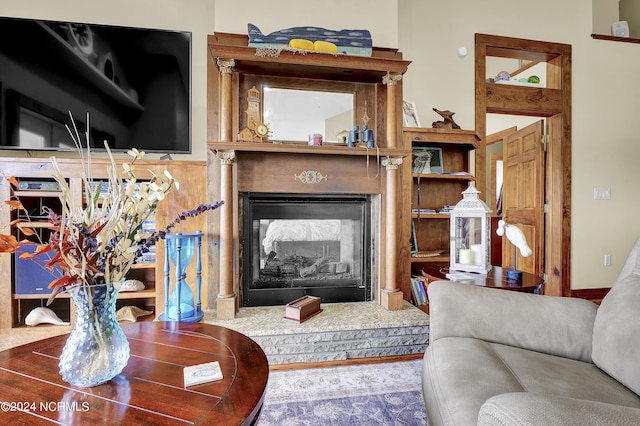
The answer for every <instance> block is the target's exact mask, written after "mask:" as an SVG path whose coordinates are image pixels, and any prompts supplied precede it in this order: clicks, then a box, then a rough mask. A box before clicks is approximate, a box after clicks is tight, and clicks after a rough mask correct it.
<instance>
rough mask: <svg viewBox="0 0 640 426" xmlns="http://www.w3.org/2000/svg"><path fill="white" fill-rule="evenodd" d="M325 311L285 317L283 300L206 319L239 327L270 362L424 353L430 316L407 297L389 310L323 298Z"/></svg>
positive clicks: (218, 323)
mask: <svg viewBox="0 0 640 426" xmlns="http://www.w3.org/2000/svg"><path fill="white" fill-rule="evenodd" d="M321 308H322V309H323V312H322V313H320V314H319V315H316V316H315V317H313V318H311V319H309V320H307V321H305V322H303V323H296V322H292V321H289V320H285V319H284V318H283V316H284V306H266V307H251V308H241V309H240V310H239V312H238V314H237V315H236V318H235V319H232V320H219V319H217V315H216V312H215V310H211V311H207V312H206V313H205V318H204V320H203V321H204V322H206V323H209V324H215V325H220V326H223V327H227V328H230V329H232V330H236V331H238V332H240V333H243V334H245V335H247V336H249V337H251V338H252V339H253V340H255V341H256V342H257V343H258V344H259V345H260V347H262V349H263V350H264V351H265V353H266V354H267V358H268V359H269V364H271V365H278V364H291V363H301V362H302V363H304V362H323V361H339V360H347V359H356V358H372V357H383V356H395V355H407V354H419V353H423V352H424V350H425V349H426V346H427V342H428V340H429V316H428V315H427V314H425V313H424V312H422V311H421V310H419V309H418V308H416V307H415V306H413V305H411V304H410V303H408V302H404V303H403V305H402V309H400V310H395V311H389V310H387V309H385V308H383V307H382V306H380V305H378V304H376V303H373V302H352V303H327V304H322V305H321Z"/></svg>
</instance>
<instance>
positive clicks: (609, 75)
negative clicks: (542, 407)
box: [398, 0, 640, 289]
mask: <svg viewBox="0 0 640 426" xmlns="http://www.w3.org/2000/svg"><path fill="white" fill-rule="evenodd" d="M399 5H400V9H399V19H400V21H399V22H400V23H399V28H400V34H399V37H398V39H399V47H400V49H401V50H402V51H403V52H404V54H405V57H406V58H407V59H410V60H412V61H413V63H412V64H411V66H410V67H409V72H408V73H407V75H406V77H405V80H404V89H405V97H407V98H411V99H412V100H414V101H415V102H416V104H417V108H418V111H419V114H420V118H421V122H422V123H430V122H431V121H433V119H435V118H437V117H436V116H435V115H434V114H435V113H434V112H433V111H431V108H432V107H437V108H440V109H449V110H452V111H455V112H456V116H455V118H456V119H457V122H458V123H459V124H460V125H461V126H462V127H463V128H468V129H472V128H473V127H474V87H473V86H474V83H473V76H474V68H473V60H474V59H473V40H474V34H475V33H487V34H495V35H502V36H510V37H519V38H529V39H537V40H543V41H550V42H560V43H568V44H571V45H572V49H573V65H572V66H573V82H572V89H573V99H572V103H573V118H572V119H573V145H572V146H573V181H572V206H573V209H572V241H571V247H572V256H571V265H572V273H571V276H572V288H573V289H582V288H598V287H608V286H610V285H611V284H612V283H613V281H614V280H615V278H616V277H617V274H618V272H619V270H620V267H621V266H622V262H623V261H624V259H625V258H626V255H627V253H628V250H629V249H630V247H631V245H632V243H633V241H634V240H635V239H636V237H637V236H638V234H639V231H640V221H638V220H637V218H636V216H637V215H636V212H637V211H638V209H639V208H640V197H639V195H640V194H639V192H638V190H637V189H636V188H637V185H636V182H638V181H639V179H640V167H638V165H637V164H638V159H640V140H639V139H640V137H638V126H637V124H636V123H637V122H638V115H639V113H640V84H638V83H637V78H636V76H637V74H638V70H639V68H640V54H639V53H640V45H637V44H627V43H616V42H607V41H601V40H593V39H592V38H591V37H590V35H591V32H592V12H591V7H586V5H585V2H584V1H581V0H565V1H562V2H558V1H556V0H540V1H537V2H535V3H531V2H511V3H509V4H508V5H505V3H504V2H500V1H493V0H492V1H482V2H478V1H475V0H451V1H448V2H434V1H428V2H425V1H422V0H399ZM460 46H464V47H466V48H467V49H468V50H469V55H468V56H467V57H466V58H464V59H460V58H458V56H457V55H456V51H457V49H458V47H460ZM505 124H506V123H505ZM505 127H506V126H505ZM597 187H609V188H611V192H612V199H611V201H594V200H593V190H594V188H597ZM552 202H553V200H552ZM605 254H611V255H612V259H613V265H612V266H611V267H605V266H604V255H605Z"/></svg>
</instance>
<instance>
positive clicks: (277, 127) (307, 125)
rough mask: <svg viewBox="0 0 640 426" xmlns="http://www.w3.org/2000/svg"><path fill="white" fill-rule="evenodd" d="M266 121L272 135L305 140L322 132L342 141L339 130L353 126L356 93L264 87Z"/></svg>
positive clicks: (331, 140)
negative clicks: (311, 134) (312, 134)
mask: <svg viewBox="0 0 640 426" xmlns="http://www.w3.org/2000/svg"><path fill="white" fill-rule="evenodd" d="M263 96H264V99H263V107H262V110H263V112H262V115H263V121H264V122H265V123H267V124H268V125H269V129H270V131H271V135H270V136H269V139H271V140H280V141H306V140H307V137H308V135H309V133H321V134H322V137H323V140H324V141H325V142H343V141H342V140H340V137H339V134H340V133H344V132H348V131H349V130H351V128H352V127H353V125H354V123H355V120H354V117H353V107H354V102H355V96H354V94H353V93H343V92H325V91H314V90H294V89H285V88H278V87H269V86H264V87H263Z"/></svg>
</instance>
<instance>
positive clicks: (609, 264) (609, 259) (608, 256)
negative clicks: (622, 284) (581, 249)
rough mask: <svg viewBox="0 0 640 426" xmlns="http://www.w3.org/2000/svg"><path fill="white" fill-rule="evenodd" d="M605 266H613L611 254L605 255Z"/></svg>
mask: <svg viewBox="0 0 640 426" xmlns="http://www.w3.org/2000/svg"><path fill="white" fill-rule="evenodd" d="M604 266H611V255H610V254H605V255H604Z"/></svg>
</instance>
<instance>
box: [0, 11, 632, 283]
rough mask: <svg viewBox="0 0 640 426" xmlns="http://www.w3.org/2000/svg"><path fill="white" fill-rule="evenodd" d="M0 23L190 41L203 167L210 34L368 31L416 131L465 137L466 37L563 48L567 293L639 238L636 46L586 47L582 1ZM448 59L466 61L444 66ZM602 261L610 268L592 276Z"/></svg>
mask: <svg viewBox="0 0 640 426" xmlns="http://www.w3.org/2000/svg"><path fill="white" fill-rule="evenodd" d="M237 4H241V6H236V5H237ZM589 6H590V5H589ZM0 15H5V16H28V17H36V18H47V19H61V20H82V21H89V22H97V23H106V24H120V25H135V26H146V27H161V28H170V29H179V30H190V31H192V32H193V35H194V41H193V114H194V115H193V138H194V139H193V143H194V154H193V155H192V156H185V157H187V158H190V159H198V158H204V153H205V149H206V145H205V139H206V53H205V50H206V49H205V46H206V35H207V34H210V33H212V32H213V31H214V30H215V31H220V32H237V33H245V32H246V24H247V23H249V22H251V23H253V24H255V25H257V26H258V27H260V28H261V29H262V30H263V32H265V33H268V32H271V31H274V30H277V29H281V28H286V27H291V26H297V25H314V26H324V27H327V28H332V29H342V28H366V29H369V30H370V31H371V32H372V36H373V40H374V44H375V45H377V46H383V47H399V48H400V49H401V50H402V51H403V53H404V56H405V58H406V59H408V60H411V61H413V63H412V64H411V66H410V67H409V72H408V73H407V75H406V76H405V80H404V88H405V98H407V99H410V100H413V101H414V102H415V103H416V106H417V108H418V112H419V115H420V119H421V122H422V123H423V125H428V124H429V123H431V122H432V121H435V120H438V119H440V118H439V116H437V115H436V113H435V112H433V111H432V110H431V108H433V107H436V108H438V109H449V110H452V111H455V112H456V115H455V119H456V121H457V122H458V123H459V124H460V125H461V126H462V127H463V128H465V129H473V128H474V66H473V41H474V34H475V33H487V34H495V35H502V36H510V37H519V38H529V39H537V40H543V41H550V42H559V43H568V44H571V45H572V46H573V182H572V193H573V197H572V204H573V211H572V234H573V235H572V243H571V246H572V260H571V262H572V287H573V288H574V289H582V288H598V287H607V286H610V285H611V284H612V282H613V280H614V279H615V277H616V276H617V274H618V271H619V270H620V267H621V264H622V262H623V260H624V259H625V257H626V254H627V252H628V250H629V248H630V247H631V245H632V243H633V241H634V240H635V238H636V236H637V235H638V234H639V231H640V221H638V220H637V218H636V212H637V211H640V201H639V200H640V194H639V193H638V190H637V189H636V184H635V182H639V181H640V167H638V165H637V162H638V159H640V141H639V140H638V139H640V138H639V137H638V134H637V133H638V126H637V124H636V123H637V122H638V120H639V118H638V115H639V112H640V84H638V83H637V82H636V81H637V75H638V71H639V69H640V55H639V52H640V45H636V44H626V43H615V42H607V41H600V40H593V39H592V38H591V37H590V34H591V33H592V26H593V23H594V21H593V15H592V8H591V7H588V6H587V5H586V4H585V2H584V1H583V0H564V1H557V0H539V1H537V2H511V3H508V4H506V3H504V2H503V1H497V0H485V1H481V2H479V1H477V0H450V1H446V2H445V1H433V0H428V1H425V0H370V1H368V0H353V1H349V2H343V1H339V0H326V1H321V2H320V1H311V0H298V1H285V0H275V1H271V2H265V1H263V0H246V1H242V2H237V1H236V0H217V1H213V0H188V1H185V0H111V1H96V0H83V1H80V0H58V1H55V2H52V1H50V0H24V1H22V2H19V1H14V0H0ZM458 47H466V48H467V50H468V51H469V54H468V55H467V57H465V58H462V59H461V58H459V57H458V56H457V55H456V51H457V49H458ZM507 124H508V123H505V126H506V125H507ZM181 157H182V156H181ZM596 187H610V188H611V192H612V199H611V201H594V200H593V189H594V188H596ZM605 254H611V255H612V257H613V265H612V266H611V267H604V265H603V257H604V255H605Z"/></svg>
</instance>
